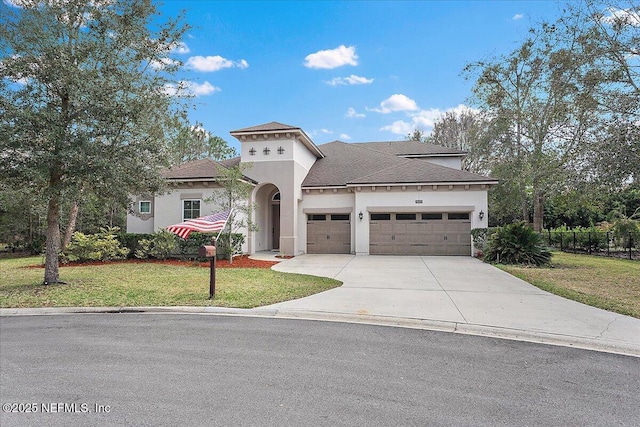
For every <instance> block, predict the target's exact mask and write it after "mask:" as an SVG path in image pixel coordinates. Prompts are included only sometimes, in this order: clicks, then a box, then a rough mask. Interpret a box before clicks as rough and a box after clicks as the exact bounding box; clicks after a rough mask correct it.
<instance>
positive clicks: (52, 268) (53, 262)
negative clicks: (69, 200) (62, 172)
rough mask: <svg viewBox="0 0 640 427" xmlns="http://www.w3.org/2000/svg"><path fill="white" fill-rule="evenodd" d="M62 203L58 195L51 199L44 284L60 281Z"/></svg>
mask: <svg viewBox="0 0 640 427" xmlns="http://www.w3.org/2000/svg"><path fill="white" fill-rule="evenodd" d="M59 222H60V204H59V202H58V198H57V197H56V196H52V197H51V199H49V207H48V210H47V244H46V252H45V263H44V284H45V285H49V284H52V283H58V282H59V281H60V275H59V272H58V251H59V248H60V226H59Z"/></svg>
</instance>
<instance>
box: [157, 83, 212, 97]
mask: <svg viewBox="0 0 640 427" xmlns="http://www.w3.org/2000/svg"><path fill="white" fill-rule="evenodd" d="M163 90H164V93H166V94H168V95H171V96H204V95H211V94H212V93H215V92H220V90H221V89H220V88H219V87H216V86H214V85H212V84H211V83H209V82H206V81H205V82H204V83H196V82H190V81H186V80H183V81H181V82H180V83H179V84H178V85H177V86H176V85H173V84H167V85H165V86H164V88H163Z"/></svg>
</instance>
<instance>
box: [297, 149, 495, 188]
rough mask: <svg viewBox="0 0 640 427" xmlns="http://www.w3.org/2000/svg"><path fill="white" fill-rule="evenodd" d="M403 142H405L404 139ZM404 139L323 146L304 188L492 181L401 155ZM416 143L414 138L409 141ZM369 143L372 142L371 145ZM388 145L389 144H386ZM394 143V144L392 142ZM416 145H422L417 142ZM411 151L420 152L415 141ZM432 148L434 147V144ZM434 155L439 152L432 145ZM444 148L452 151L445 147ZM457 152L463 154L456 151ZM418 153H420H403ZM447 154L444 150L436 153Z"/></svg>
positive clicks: (304, 183)
mask: <svg viewBox="0 0 640 427" xmlns="http://www.w3.org/2000/svg"><path fill="white" fill-rule="evenodd" d="M403 142H404V141H403ZM403 142H400V143H398V144H399V145H398V146H393V147H392V148H388V149H380V147H381V146H384V147H386V146H387V145H389V143H355V144H348V143H345V142H340V141H334V142H330V143H328V144H323V145H321V146H320V147H321V149H322V152H323V153H324V154H325V157H324V158H322V159H318V160H317V161H316V162H315V164H314V165H313V166H312V167H311V170H310V171H309V173H308V174H307V177H306V178H305V180H304V182H303V183H302V186H303V187H324V186H344V185H355V184H362V185H366V184H401V183H438V182H493V181H495V180H494V179H492V178H488V177H485V176H482V175H477V174H473V173H470V172H466V171H462V170H458V169H452V168H448V167H445V166H440V165H436V164H433V163H430V162H428V161H426V160H423V159H407V158H404V157H398V155H397V154H395V151H406V150H405V149H403V148H402V145H405V144H402V143H403ZM408 142H413V141H408ZM368 144H373V146H369V145H368ZM385 144H386V145H385ZM391 144H395V143H391ZM416 144H422V143H419V142H416ZM412 146H413V149H411V150H409V151H418V150H416V148H421V147H415V146H414V144H406V145H405V147H412ZM431 147H433V146H431ZM431 147H427V148H426V149H425V150H423V151H426V150H432V153H431V154H436V153H435V151H436V150H434V149H433V148H431ZM445 150H449V149H446V148H445ZM453 151H454V153H451V154H453V155H455V154H461V153H460V152H459V151H457V150H453ZM403 154H419V153H403ZM437 154H444V153H437Z"/></svg>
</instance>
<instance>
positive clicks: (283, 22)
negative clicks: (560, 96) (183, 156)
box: [3, 0, 562, 148]
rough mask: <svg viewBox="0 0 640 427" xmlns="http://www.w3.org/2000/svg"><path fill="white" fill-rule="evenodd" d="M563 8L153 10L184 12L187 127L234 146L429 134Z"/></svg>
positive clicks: (239, 5)
mask: <svg viewBox="0 0 640 427" xmlns="http://www.w3.org/2000/svg"><path fill="white" fill-rule="evenodd" d="M3 1H4V2H6V3H12V2H16V1H18V0H3ZM561 6H562V4H561V3H557V2H555V1H551V0H550V1H297V2H294V1H281V2H274V1H244V2H243V1H206V0H200V1H184V0H181V1H177V0H166V1H165V2H164V4H160V11H161V12H162V14H163V16H164V17H166V16H177V15H178V14H179V13H180V12H182V11H184V14H185V21H186V22H187V23H189V25H191V26H192V27H193V28H192V29H191V30H190V31H188V33H187V34H186V36H185V38H184V45H183V46H181V49H179V50H177V51H176V52H175V53H174V58H175V59H179V60H180V61H182V62H183V63H184V67H183V71H181V73H180V76H179V77H180V78H181V79H183V80H184V81H186V82H189V85H190V87H191V89H192V90H193V92H194V93H195V94H196V95H197V96H196V98H195V99H194V103H195V109H194V110H193V111H192V112H191V114H190V118H191V120H192V121H193V122H195V121H198V122H201V123H202V124H203V125H204V127H205V129H207V130H209V131H211V132H213V133H214V134H216V135H218V136H220V137H222V138H224V139H225V140H227V141H228V142H229V143H230V144H231V145H233V146H234V147H236V148H238V143H237V141H236V140H235V139H234V138H232V137H231V136H230V135H229V132H230V131H232V130H235V129H239V128H243V127H248V126H253V125H257V124H261V123H266V122H271V121H278V122H282V123H286V124H289V125H293V126H298V127H301V128H302V129H303V130H304V131H305V132H307V134H308V135H309V136H310V137H311V138H312V139H313V140H314V142H315V143H316V144H322V143H325V142H329V141H333V140H336V139H339V140H342V141H346V142H366V141H391V140H400V139H404V138H405V137H406V135H407V134H408V133H409V132H411V131H412V130H413V129H415V128H420V129H422V130H424V131H426V132H429V131H430V129H431V126H432V124H433V121H434V119H436V118H437V117H438V116H439V115H440V114H442V113H443V112H444V111H447V110H449V109H455V108H462V107H461V106H464V105H469V99H468V98H469V96H470V93H471V87H472V84H473V82H472V81H466V80H465V79H464V77H463V76H462V75H461V73H462V69H463V68H464V66H465V64H467V63H469V62H473V61H477V60H482V59H487V58H490V57H493V56H497V55H501V54H506V53H509V52H510V51H511V50H513V49H515V48H516V47H517V46H518V44H519V41H521V40H523V38H524V37H525V36H526V34H527V30H528V29H529V28H530V27H531V26H532V25H535V24H536V23H537V22H540V20H542V19H549V20H553V19H555V18H556V17H557V16H558V15H559V11H560V9H561ZM159 19H160V20H163V19H165V18H163V17H160V18H159Z"/></svg>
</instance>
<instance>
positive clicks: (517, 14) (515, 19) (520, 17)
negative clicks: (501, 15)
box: [511, 13, 524, 21]
mask: <svg viewBox="0 0 640 427" xmlns="http://www.w3.org/2000/svg"><path fill="white" fill-rule="evenodd" d="M522 18H524V15H523V14H521V13H516V14H515V15H513V18H511V19H513V20H514V21H517V20H518V19H522Z"/></svg>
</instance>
